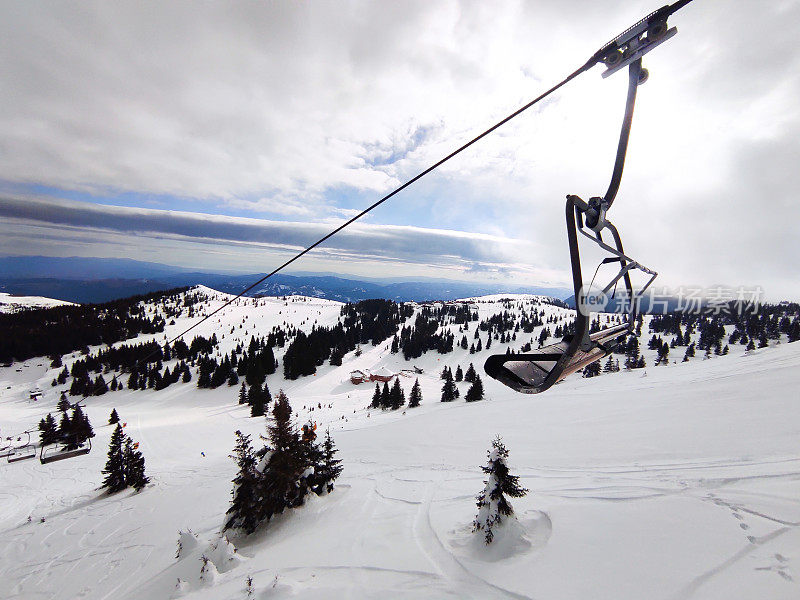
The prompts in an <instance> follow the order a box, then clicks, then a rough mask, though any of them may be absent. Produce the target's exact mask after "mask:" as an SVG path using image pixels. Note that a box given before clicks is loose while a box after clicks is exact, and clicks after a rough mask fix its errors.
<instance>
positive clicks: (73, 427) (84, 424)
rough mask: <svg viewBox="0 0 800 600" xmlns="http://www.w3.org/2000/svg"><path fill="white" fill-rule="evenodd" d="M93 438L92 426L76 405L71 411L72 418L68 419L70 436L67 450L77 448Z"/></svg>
mask: <svg viewBox="0 0 800 600" xmlns="http://www.w3.org/2000/svg"><path fill="white" fill-rule="evenodd" d="M93 437H94V430H93V429H92V424H91V423H90V422H89V417H87V416H86V415H85V414H84V412H83V411H82V410H81V407H80V405H79V404H78V405H76V406H75V409H74V410H73V411H72V418H71V419H70V435H69V438H70V439H69V442H68V444H67V448H72V447H74V448H77V447H78V446H80V445H82V444H83V443H84V442H85V441H86V440H88V439H89V438H93Z"/></svg>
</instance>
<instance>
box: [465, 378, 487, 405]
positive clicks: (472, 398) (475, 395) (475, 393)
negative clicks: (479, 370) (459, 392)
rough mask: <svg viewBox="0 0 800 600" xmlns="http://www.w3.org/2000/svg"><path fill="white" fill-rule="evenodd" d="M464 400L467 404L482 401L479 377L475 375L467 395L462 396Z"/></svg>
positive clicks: (481, 387) (481, 383)
mask: <svg viewBox="0 0 800 600" xmlns="http://www.w3.org/2000/svg"><path fill="white" fill-rule="evenodd" d="M464 400H466V401H467V402H477V401H478V400H483V382H482V381H481V378H480V376H479V375H475V381H474V382H472V385H471V386H470V388H469V389H468V390H467V395H466V396H464Z"/></svg>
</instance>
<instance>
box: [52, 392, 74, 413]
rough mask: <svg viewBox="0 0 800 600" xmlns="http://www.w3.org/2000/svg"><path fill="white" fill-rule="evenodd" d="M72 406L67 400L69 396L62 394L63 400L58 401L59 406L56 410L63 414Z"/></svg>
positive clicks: (57, 405)
mask: <svg viewBox="0 0 800 600" xmlns="http://www.w3.org/2000/svg"><path fill="white" fill-rule="evenodd" d="M70 407H72V405H71V404H70V403H69V400H67V396H66V395H65V394H64V393H63V392H62V394H61V398H59V400H58V404H56V409H58V410H60V411H61V412H63V413H65V412H67V411H68V410H69V409H70Z"/></svg>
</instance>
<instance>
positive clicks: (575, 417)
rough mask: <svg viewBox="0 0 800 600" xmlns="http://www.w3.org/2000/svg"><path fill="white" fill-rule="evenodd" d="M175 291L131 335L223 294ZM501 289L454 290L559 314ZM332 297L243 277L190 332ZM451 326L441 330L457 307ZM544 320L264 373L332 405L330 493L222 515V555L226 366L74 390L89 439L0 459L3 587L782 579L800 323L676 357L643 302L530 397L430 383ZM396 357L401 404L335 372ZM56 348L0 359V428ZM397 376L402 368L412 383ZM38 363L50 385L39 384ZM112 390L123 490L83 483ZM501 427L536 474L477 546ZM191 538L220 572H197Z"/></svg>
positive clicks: (383, 593) (12, 428)
mask: <svg viewBox="0 0 800 600" xmlns="http://www.w3.org/2000/svg"><path fill="white" fill-rule="evenodd" d="M191 293H194V294H199V297H202V300H201V302H200V303H199V304H196V305H194V310H193V315H192V316H188V310H182V311H181V313H180V316H174V315H173V316H168V317H167V319H166V320H167V322H168V323H169V324H168V325H167V330H166V332H164V333H160V334H155V335H148V336H140V338H139V340H140V341H144V340H147V339H153V338H155V339H157V340H158V341H159V342H161V343H163V341H164V337H165V335H166V336H167V337H172V336H173V335H176V334H177V333H179V332H180V331H182V330H184V329H186V327H188V326H189V325H191V324H192V323H195V322H197V321H199V319H200V318H202V315H203V314H209V313H210V312H211V311H212V310H214V309H215V308H217V307H219V306H221V305H222V303H223V302H225V301H226V300H227V299H228V298H229V296H226V295H224V294H221V293H218V292H215V291H213V290H210V289H199V290H194V291H192V292H190V294H191ZM506 298H507V297H483V298H474V299H470V304H471V306H473V307H474V308H475V310H477V311H478V313H479V318H480V319H481V320H482V319H487V318H489V317H491V316H493V315H496V314H498V313H502V312H503V311H508V312H510V313H511V314H513V315H515V318H518V317H519V316H520V315H521V314H523V313H529V312H530V311H531V310H532V309H536V310H543V311H544V313H545V320H546V321H547V320H549V322H548V323H546V326H549V327H550V328H551V329H552V328H553V327H554V326H555V325H556V324H557V323H559V322H561V323H564V322H566V319H568V318H569V314H570V313H569V311H568V310H566V309H563V308H560V307H557V306H553V305H550V304H547V302H546V300H545V299H542V298H538V297H529V296H519V297H516V296H515V297H512V298H510V299H506ZM177 304H179V303H176V304H175V305H171V306H169V307H165V306H162V305H152V306H149V307H148V314H150V315H153V314H156V313H158V314H167V313H168V312H169V313H174V311H175V307H176V306H177ZM341 306H342V305H341V304H339V303H337V302H333V301H327V300H320V299H316V298H305V297H292V298H287V299H281V298H261V299H250V298H247V299H244V298H243V299H239V300H236V301H234V303H233V304H231V305H230V306H229V307H227V308H225V309H223V310H221V311H220V312H219V313H217V314H216V315H214V317H213V318H212V319H209V320H208V321H206V322H205V323H203V324H202V325H200V326H199V327H198V328H197V329H196V330H194V331H193V332H192V333H191V334H190V335H189V337H191V336H193V335H195V334H198V335H203V336H210V335H211V334H212V333H214V334H216V336H217V338H218V339H219V347H218V352H219V355H220V356H224V355H225V354H226V353H229V352H230V351H231V350H233V349H234V348H235V347H236V345H237V344H239V343H244V344H245V345H246V344H247V342H248V341H249V339H250V337H251V336H253V335H255V336H261V335H266V333H268V332H269V331H270V330H271V329H272V328H273V326H276V325H281V326H284V327H288V326H290V325H292V326H294V327H297V328H299V329H302V330H304V331H309V330H310V329H311V327H313V326H314V325H315V324H316V325H318V326H331V325H333V324H335V323H336V322H337V320H338V319H339V315H340V311H341ZM421 309H422V308H421V307H416V309H415V310H417V311H420V310H421ZM559 319H560V320H561V321H559ZM448 327H450V328H452V329H453V331H454V332H455V335H456V341H457V342H458V340H459V339H460V337H461V333H459V332H458V327H459V326H458V325H449V326H448ZM540 330H541V327H537V328H536V329H535V330H534V331H533V332H532V333H531V334H522V333H517V339H516V340H512V341H510V342H508V343H505V344H504V343H500V342H499V341H496V340H494V339H493V340H492V346H491V348H490V349H489V350H487V349H485V348H484V349H482V350H481V351H480V352H477V353H475V354H470V353H469V350H465V349H463V348H461V347H459V346H458V345H457V346H456V347H455V349H454V351H453V352H451V353H448V354H438V353H436V352H428V353H426V354H424V355H423V356H421V357H419V358H417V359H413V360H411V361H405V360H404V359H403V357H402V354H392V353H391V352H390V346H391V339H388V340H386V341H385V342H383V343H381V344H379V345H378V346H374V347H373V346H369V345H366V346H363V347H362V348H361V353H360V355H359V356H356V354H357V353H355V352H350V353H348V354H347V355H345V357H344V359H343V364H342V366H340V367H332V366H330V365H328V364H327V363H326V364H325V365H324V366H322V367H320V368H318V370H317V373H316V374H315V375H313V376H308V377H301V378H299V379H297V380H295V381H286V380H284V379H283V377H282V375H281V372H282V371H281V370H280V369H279V370H278V373H276V374H274V375H270V376H269V377H268V379H267V381H268V384H269V387H270V389H271V390H272V392H273V394H274V393H275V392H276V391H277V390H278V389H281V388H282V389H284V390H285V391H286V393H287V394H288V396H289V398H290V400H291V402H292V405H293V407H294V409H295V411H296V419H297V421H298V422H299V423H302V422H305V421H306V420H307V419H308V418H311V419H313V420H315V421H316V422H317V423H319V425H320V427H321V428H325V427H330V429H331V432H332V435H333V437H334V440H335V442H336V444H337V446H338V447H339V449H340V457H341V458H342V459H343V461H344V462H343V464H344V471H343V474H342V476H341V478H340V479H339V480H338V481H337V486H336V489H335V490H334V492H333V493H332V494H331V495H329V496H327V497H323V498H317V497H314V498H313V499H312V500H311V501H310V502H309V503H308V505H307V506H305V507H303V508H301V509H297V510H293V511H290V512H289V513H285V514H283V515H281V516H279V517H278V518H276V519H273V521H271V522H270V523H269V524H267V525H266V526H264V527H262V528H261V529H260V530H259V531H257V532H256V533H254V534H252V535H250V536H243V535H229V539H230V541H231V542H232V543H233V544H234V545H235V546H236V548H237V552H236V553H235V554H232V553H231V551H230V549H227V548H226V545H225V543H221V542H220V540H219V533H218V532H219V530H220V527H221V525H222V522H223V515H224V512H225V510H226V509H227V507H228V503H229V500H230V491H231V480H232V478H233V477H234V474H235V465H234V463H233V461H231V460H230V458H229V457H228V455H229V454H230V453H231V450H232V447H233V441H234V437H233V432H234V430H236V429H240V430H242V431H243V432H245V433H249V434H252V435H253V436H254V438H256V439H257V438H258V435H259V434H261V433H264V432H265V421H264V419H263V418H250V417H249V414H250V413H249V408H248V407H247V406H241V405H238V404H237V398H236V397H237V391H238V389H237V387H228V386H226V385H223V386H221V387H218V388H216V389H213V390H205V389H198V388H197V387H196V385H195V381H193V382H192V383H189V384H180V383H178V384H174V385H172V386H170V387H168V388H166V389H164V390H161V391H158V392H156V391H153V390H144V391H141V390H138V391H133V390H123V391H117V392H111V393H107V394H105V395H103V396H99V397H94V398H89V399H87V400H86V402H85V404H86V412H87V414H88V415H89V416H90V418H91V420H92V423H93V424H94V426H95V431H96V433H97V437H96V438H95V439H94V440H93V444H94V449H93V451H92V452H91V453H90V454H89V455H87V456H83V457H80V458H76V459H72V460H68V461H62V462H57V463H52V464H48V465H41V464H40V463H39V462H38V461H33V460H31V461H24V462H19V463H14V464H5V463H4V462H0V503H1V505H2V507H3V511H2V512H0V589H2V594H0V595H1V596H2V597H3V598H9V599H26V600H27V599H29V598H30V599H32V598H54V599H55V598H59V599H63V598H90V599H103V598H114V599H117V598H119V599H136V600H156V599H158V600H161V599H165V598H170V597H177V596H179V595H184V596H185V597H187V598H195V599H198V600H205V599H209V600H210V599H215V600H216V599H224V600H228V599H230V600H239V599H244V598H248V595H247V593H246V580H247V578H248V577H252V580H253V588H254V594H253V595H252V596H250V597H254V598H259V599H267V598H447V597H452V598H548V599H568V598H569V599H571V598H575V599H584V598H593V599H595V598H596V599H601V598H608V599H614V600H618V599H627V598H630V599H637V600H638V599H641V598H653V599H661V598H663V599H683V598H720V599H723V598H724V599H726V600H727V599H731V598H742V599H745V598H748V599H749V598H771V599H773V598H774V599H781V598H786V599H789V598H797V597H799V596H800V585H799V584H798V582H797V580H798V579H799V578H800V446H799V445H798V439H800V410H798V405H797V403H798V397H800V395H798V385H799V384H800V375H798V373H800V370H798V366H800V344H795V343H792V344H787V343H781V344H777V345H774V343H773V345H771V346H770V347H767V348H762V349H758V350H755V351H751V352H748V353H745V352H744V347H743V346H739V345H736V346H732V349H731V351H730V353H729V354H728V355H725V356H712V357H711V358H709V359H707V360H706V359H704V358H703V357H702V356H701V353H698V356H697V357H696V358H693V359H691V360H689V361H688V362H685V363H681V362H677V363H676V362H673V360H675V359H676V358H677V359H678V361H680V357H676V356H671V360H670V362H669V364H666V365H661V366H653V364H654V362H655V360H654V359H655V355H656V353H655V351H650V350H647V348H646V343H647V339H648V338H649V333H648V332H647V326H646V324H645V327H644V329H643V336H642V338H643V339H642V347H643V352H644V355H645V357H646V362H647V365H648V366H647V368H646V369H638V370H633V371H624V370H623V371H620V372H617V373H608V374H603V375H601V376H600V377H594V378H591V379H583V378H581V377H580V376H579V375H574V376H571V377H569V378H568V379H567V380H565V381H564V382H562V383H560V384H558V385H557V386H555V387H554V388H552V389H551V390H550V391H548V392H547V393H545V394H541V395H537V396H525V395H520V394H516V393H514V392H512V391H510V390H508V389H507V388H505V387H503V386H502V385H500V384H498V383H496V382H494V381H493V380H490V379H488V378H486V377H484V380H483V381H484V386H485V388H486V395H487V398H486V400H484V401H482V402H476V403H471V404H467V403H465V402H464V401H463V396H464V392H465V391H466V389H467V388H466V386H467V384H464V383H460V384H458V385H459V387H460V390H461V396H462V399H461V400H458V401H456V402H454V403H441V402H439V398H440V395H441V385H442V382H441V380H440V379H439V372H440V371H441V369H442V368H443V366H445V365H447V366H450V367H451V368H453V369H454V370H455V367H456V365H460V366H461V367H462V368H463V369H466V367H467V366H468V365H469V364H470V363H473V364H474V365H475V367H476V368H477V369H480V367H481V366H482V364H483V362H484V360H485V358H486V357H487V356H488V355H489V354H492V353H496V352H504V351H505V349H506V347H508V346H509V345H510V346H511V347H513V348H515V349H517V348H519V346H520V345H521V344H523V343H525V342H528V341H530V340H532V339H533V340H535V339H536V338H537V337H538V334H539V333H540ZM474 332H475V328H474V324H473V326H472V327H471V328H470V329H469V330H468V331H467V332H465V334H466V335H467V338H468V339H469V341H470V343H472V342H473V335H474ZM485 341H486V335H485V334H484V335H483V342H484V343H485ZM127 343H130V342H127ZM535 346H536V344H534V347H535ZM95 349H96V348H93V349H92V350H95ZM276 356H277V358H278V361H279V362H282V355H281V354H280V353H276ZM80 358H81V356H80V355H79V354H77V353H76V354H75V355H72V356H69V355H68V356H65V357H64V363H65V365H66V366H69V365H70V364H71V363H72V362H73V361H75V360H78V359H80ZM173 362H174V361H173ZM411 365H415V366H417V367H419V368H421V369H423V371H424V373H423V374H422V375H419V381H420V384H421V386H422V391H423V402H422V405H421V406H420V407H419V408H416V409H408V408H406V409H404V410H399V411H390V412H382V411H380V410H369V409H367V408H366V407H367V406H368V404H369V402H370V399H371V396H372V393H373V390H374V386H372V385H369V384H366V385H363V384H362V385H353V384H352V383H350V380H349V373H350V371H352V370H354V369H362V370H377V369H378V368H380V367H382V366H385V367H387V368H388V369H389V370H391V371H393V372H399V371H400V370H401V369H407V368H409V367H410V366H411ZM169 366H172V363H169ZM60 370H61V368H50V367H49V361H48V360H43V359H32V360H29V361H26V362H25V363H16V364H14V365H13V366H12V367H6V368H0V435H3V436H5V435H7V434H8V433H15V432H19V431H22V430H24V429H27V428H29V427H31V426H33V425H35V424H36V423H37V422H38V420H39V419H40V418H41V417H42V416H43V415H44V414H46V413H47V412H48V411H53V412H54V411H55V404H56V402H57V400H58V395H59V392H60V390H61V389H62V388H63V387H65V386H56V387H51V385H50V382H51V380H52V379H53V378H54V377H56V376H57V374H58V373H59V371H60ZM110 376H111V374H110V373H109V374H106V377H110ZM413 381H414V379H413V378H406V377H401V383H402V385H403V387H404V388H405V390H406V394H408V391H409V389H410V387H411V384H412V383H413ZM35 385H39V386H40V387H41V388H42V389H43V390H44V391H45V395H44V398H43V399H41V400H38V401H35V402H34V401H31V400H30V399H29V390H30V389H31V388H32V387H33V386H35ZM112 408H116V409H117V411H118V412H119V414H120V416H121V418H122V421H124V422H125V423H126V424H127V425H126V431H127V432H128V434H129V435H131V437H132V438H134V439H135V440H137V441H139V442H140V449H141V450H142V452H143V454H144V456H145V458H146V460H147V469H148V474H149V475H150V477H151V480H152V482H151V484H150V485H149V486H148V487H146V488H145V489H144V490H143V491H142V492H140V493H131V492H127V491H125V492H121V493H119V494H116V495H112V496H106V495H104V494H102V493H101V492H100V491H98V489H97V488H98V486H99V484H100V482H101V480H102V475H101V470H102V468H103V465H104V463H105V451H106V448H107V446H108V440H109V436H110V434H111V427H109V426H107V425H104V424H105V423H106V421H107V419H108V415H109V413H110V412H111V409H112ZM497 434H499V435H501V436H502V437H503V440H504V442H505V444H506V446H507V447H508V448H509V450H510V465H511V469H512V471H513V472H514V473H516V474H519V475H520V476H521V483H522V484H523V485H524V486H525V487H527V488H530V490H531V491H530V493H529V494H528V495H527V496H526V497H525V498H521V499H517V500H514V501H513V505H514V507H515V510H516V513H517V515H518V517H519V520H520V523H521V525H522V528H523V529H522V533H521V535H520V536H518V537H517V538H516V539H515V540H512V541H513V543H507V544H504V545H503V546H502V547H501V548H499V549H496V550H495V551H493V552H491V553H484V552H481V551H480V546H479V545H478V546H477V547H476V545H475V544H474V541H473V539H472V537H473V536H472V534H471V533H470V524H471V521H472V519H473V518H474V516H475V513H476V507H475V499H474V497H475V495H476V494H477V493H478V492H479V491H481V489H482V488H483V480H484V475H483V473H482V472H481V471H480V468H479V467H480V466H481V465H482V464H485V461H486V451H487V449H488V448H489V445H490V442H491V439H492V438H493V437H494V436H495V435H497ZM0 460H2V459H0ZM187 530H191V531H192V532H194V534H196V538H195V537H194V536H192V535H191V534H190V535H184V537H183V539H184V551H183V552H182V556H181V558H179V559H176V558H175V552H176V545H177V542H178V539H179V531H184V532H186V531H187ZM193 539H196V546H195V547H191V546H193V542H192V540H193ZM203 554H205V555H206V556H207V557H210V558H211V560H212V561H213V562H214V564H215V565H216V568H217V570H218V571H219V573H218V574H216V575H215V576H214V577H211V576H206V578H205V580H201V578H200V570H201V560H200V559H201V556H202V555H203ZM231 557H234V560H230V559H231ZM179 579H180V580H182V581H183V582H184V583H183V584H182V586H181V588H182V590H178V589H176V583H177V582H178V580H179Z"/></svg>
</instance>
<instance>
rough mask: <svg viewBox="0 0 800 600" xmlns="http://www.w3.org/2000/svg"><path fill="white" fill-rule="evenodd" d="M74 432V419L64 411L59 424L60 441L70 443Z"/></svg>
mask: <svg viewBox="0 0 800 600" xmlns="http://www.w3.org/2000/svg"><path fill="white" fill-rule="evenodd" d="M71 433H72V421H70V419H69V415H68V414H67V413H66V412H64V413H62V414H61V421H60V422H59V424H58V440H59V441H60V442H64V443H68V442H69V439H70V435H71Z"/></svg>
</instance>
